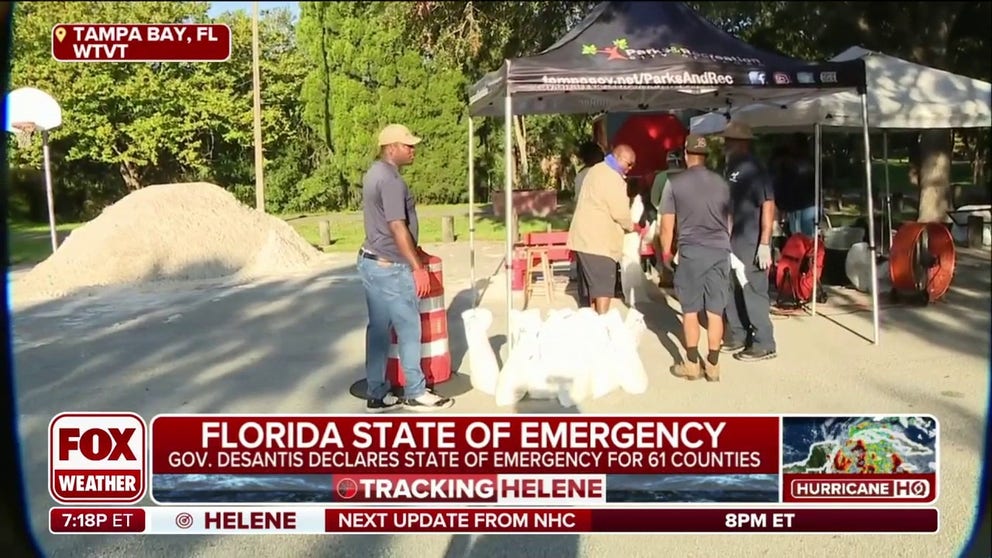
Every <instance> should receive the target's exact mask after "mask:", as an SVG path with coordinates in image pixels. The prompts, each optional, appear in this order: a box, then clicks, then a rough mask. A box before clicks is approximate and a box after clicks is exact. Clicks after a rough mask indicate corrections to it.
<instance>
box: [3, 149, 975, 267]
mask: <svg viewBox="0 0 992 558" xmlns="http://www.w3.org/2000/svg"><path fill="white" fill-rule="evenodd" d="M824 178H825V179H826V178H827V177H826V176H825V177H824ZM884 180H885V165H884V164H883V163H882V162H879V161H875V162H873V164H872V185H873V189H874V190H875V192H881V191H882V188H883V185H884V184H885V182H884ZM970 180H971V165H970V164H969V163H967V162H963V161H955V162H954V164H953V166H952V167H951V183H952V185H955V186H957V185H961V186H963V187H965V188H969V187H971V185H970ZM889 181H890V187H891V191H892V192H893V193H897V192H905V193H915V192H917V191H918V190H917V188H916V187H915V186H912V185H911V184H910V181H909V165H908V163H907V162H905V161H892V162H890V163H889ZM863 182H864V180H863V179H857V180H852V181H851V182H850V183H847V184H844V187H843V188H842V189H843V191H845V192H860V191H862V189H863V187H864V185H863ZM825 186H827V187H828V188H829V186H830V185H829V184H825ZM879 209H880V208H879ZM417 212H418V215H419V217H420V241H421V242H422V243H425V244H427V243H432V242H440V241H441V218H442V217H443V216H446V215H451V216H453V217H454V218H455V240H468V205H467V204H447V205H422V206H419V207H418V208H417ZM860 213H862V212H861V211H860V210H858V208H854V207H852V208H851V209H850V210H847V209H846V208H845V211H843V212H836V213H831V215H830V217H831V220H832V222H833V224H834V225H835V226H836V225H843V224H848V223H850V222H853V221H854V219H856V218H857V216H858V215H859V214H860ZM278 217H280V218H282V219H284V220H286V221H287V222H288V223H289V224H290V225H292V226H293V228H294V229H295V230H296V231H297V232H298V233H299V234H300V236H302V237H303V238H304V239H306V240H307V242H309V243H311V244H313V245H314V246H319V245H320V229H319V223H320V221H324V220H327V221H329V222H330V225H331V245H330V246H327V247H325V248H324V250H326V251H330V252H350V251H353V250H357V249H358V247H359V246H360V245H361V243H362V239H363V238H364V236H365V233H364V230H363V227H362V213H361V212H360V211H342V212H335V213H326V214H317V215H300V214H292V215H279V216H278ZM912 218H915V217H913V216H909V215H906V216H901V215H893V219H894V220H897V221H898V220H901V219H912ZM570 219H571V213H570V212H569V211H568V208H567V206H566V207H561V206H560V207H559V209H558V211H557V212H556V213H555V214H553V215H550V216H548V217H547V218H524V219H522V220H521V223H520V233H521V234H524V233H528V232H538V231H545V230H547V229H548V225H549V224H550V225H551V227H552V229H554V230H566V229H567V228H568V223H569V220H570ZM80 225H82V223H63V224H60V225H58V232H59V236H60V238H64V237H65V235H67V234H68V233H69V232H71V231H72V230H73V229H75V228H76V227H78V226H80ZM8 232H9V239H10V241H9V242H10V265H23V264H34V263H37V262H40V261H42V260H44V259H45V258H47V257H48V256H49V255H51V250H52V249H51V242H50V240H49V236H48V224H47V223H37V224H36V223H26V222H23V221H14V222H12V223H11V224H10V228H9V231H8ZM475 238H476V239H477V240H482V241H489V240H492V241H501V240H504V239H505V238H506V229H505V227H504V226H503V219H502V218H499V219H496V218H494V217H493V216H492V215H491V214H490V212H489V207H488V205H486V204H480V205H479V206H478V207H477V210H476V213H475Z"/></svg>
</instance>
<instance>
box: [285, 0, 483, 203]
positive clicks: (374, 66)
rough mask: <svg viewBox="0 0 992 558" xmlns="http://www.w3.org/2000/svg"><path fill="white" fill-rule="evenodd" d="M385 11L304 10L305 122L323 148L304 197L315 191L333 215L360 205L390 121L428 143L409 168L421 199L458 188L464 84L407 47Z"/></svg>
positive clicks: (368, 7) (348, 7) (332, 6)
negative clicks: (367, 173)
mask: <svg viewBox="0 0 992 558" xmlns="http://www.w3.org/2000/svg"><path fill="white" fill-rule="evenodd" d="M387 8H388V6H387V5H384V4H383V3H374V2H352V3H347V4H345V3H337V2H335V3H319V2H304V3H302V5H301V14H300V26H299V33H300V37H299V38H300V44H301V45H302V46H303V48H304V50H305V52H306V55H307V58H308V60H309V61H310V67H311V68H312V70H311V73H310V75H309V76H308V77H307V79H306V82H305V85H304V88H303V102H304V104H305V107H304V109H303V115H304V119H305V121H306V122H307V124H308V125H309V126H310V127H311V128H312V129H313V131H314V132H315V133H316V134H317V135H318V137H320V138H321V139H322V140H323V142H324V146H325V147H324V149H325V150H326V151H325V154H324V157H325V159H324V161H322V167H326V168H322V169H321V170H320V171H319V172H318V175H319V176H320V183H319V184H318V183H316V182H315V181H313V180H310V181H307V182H306V183H305V184H304V186H303V190H304V193H303V195H304V196H308V195H309V196H311V197H316V195H317V193H318V192H320V193H321V194H322V196H324V197H325V199H324V200H323V201H324V203H326V204H327V206H328V207H330V208H338V207H348V208H356V207H358V205H359V204H360V203H361V181H362V175H363V174H364V173H365V171H366V169H367V168H368V165H369V163H370V162H371V161H372V160H373V158H374V157H375V155H376V144H375V137H376V134H377V133H378V131H379V130H380V129H381V128H382V127H383V126H385V125H386V124H388V123H391V122H398V123H402V124H404V125H406V126H408V127H409V128H410V129H411V130H413V131H414V133H417V134H418V135H421V136H422V137H423V138H424V140H425V141H424V143H423V144H422V147H421V149H420V151H419V152H418V155H417V162H416V164H415V165H413V167H411V168H410V169H409V171H407V172H408V175H407V180H408V181H409V183H410V186H411V188H412V189H413V190H414V192H415V193H416V195H417V198H418V199H419V200H421V201H423V202H451V201H456V200H458V199H460V197H461V194H460V192H461V191H462V190H463V189H464V187H463V185H464V183H465V164H464V153H465V150H466V149H465V148H466V137H465V132H464V127H463V125H462V124H461V123H460V121H461V118H460V115H461V114H462V113H463V112H464V93H463V91H464V87H465V81H464V78H463V77H462V75H461V73H460V72H459V71H457V70H453V69H450V68H445V67H442V66H441V65H440V64H438V63H437V62H436V61H434V60H431V59H430V58H428V57H425V56H424V55H423V53H422V51H421V50H420V49H419V48H418V47H417V46H413V47H412V48H411V46H410V45H411V42H410V41H409V40H408V38H407V36H406V34H405V27H404V26H403V25H399V24H396V22H392V23H391V24H387V21H388V20H387V18H386V13H387ZM414 45H415V43H414Z"/></svg>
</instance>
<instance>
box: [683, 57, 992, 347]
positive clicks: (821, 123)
mask: <svg viewBox="0 0 992 558" xmlns="http://www.w3.org/2000/svg"><path fill="white" fill-rule="evenodd" d="M855 59H861V60H864V62H865V78H866V82H867V95H866V96H865V100H866V101H867V120H868V122H867V128H868V129H871V130H880V131H882V132H883V149H882V151H883V158H884V160H885V161H886V173H885V191H884V199H885V212H886V220H887V225H888V226H887V229H886V230H888V231H890V238H889V239H888V240H887V241H886V246H888V245H889V243H890V242H891V230H892V208H891V196H890V192H889V174H888V166H887V165H888V158H889V157H888V133H887V132H889V131H908V130H921V129H949V128H988V127H990V126H992V109H990V106H992V84H989V83H988V82H985V81H981V80H977V79H972V78H969V77H966V76H960V75H956V74H952V73H951V72H947V71H944V70H938V69H936V68H930V67H927V66H922V65H920V64H915V63H913V62H909V61H907V60H903V59H901V58H897V57H895V56H889V55H887V54H882V53H880V52H874V51H870V50H867V49H864V48H862V47H859V46H852V47H850V48H848V49H847V50H845V51H844V52H842V53H841V54H839V55H837V56H835V57H834V58H832V59H831V61H833V62H846V61H850V60H855ZM862 108H863V107H862V98H861V96H860V95H857V94H855V93H852V92H848V91H837V92H829V93H826V94H823V95H819V96H816V97H813V98H807V99H802V100H798V101H795V102H792V103H788V104H785V103H774V102H773V103H754V104H749V105H744V106H741V107H731V108H730V109H729V110H728V111H726V112H711V113H708V114H705V115H702V116H697V117H695V118H693V119H692V120H691V123H690V129H691V131H692V132H693V133H698V134H714V133H718V132H720V131H722V130H723V129H724V127H725V126H726V123H727V120H728V118H731V119H733V120H736V121H739V122H743V123H745V124H748V125H749V126H751V128H752V129H754V130H756V131H759V132H764V133H789V132H813V134H814V136H815V142H816V154H815V165H816V205H817V208H819V207H820V206H821V204H822V195H821V193H822V172H821V169H822V165H821V162H820V148H821V137H820V134H821V130H822V129H823V128H826V129H828V130H831V129H832V130H836V131H854V130H862V129H863V128H864V127H865V126H864V120H863V118H862ZM865 164H866V166H867V167H868V168H870V162H866V163H865ZM867 203H868V220H869V234H868V237H869V248H870V252H871V257H872V260H871V261H874V258H875V256H876V253H877V247H876V246H875V239H874V207H873V202H872V199H871V193H870V191H869V193H868V200H867ZM819 215H820V211H817V224H816V226H817V232H818V231H819V226H820V223H819ZM818 237H819V235H818V234H817V235H814V244H815V243H817V242H818V241H819V238H818ZM815 253H816V251H815V248H814V254H815ZM814 257H815V256H814ZM871 284H872V304H873V308H874V309H876V310H877V304H878V295H877V290H878V281H877V273H876V272H875V266H872V281H871ZM812 306H813V308H812V312H813V314H814V315H815V314H816V297H814V299H813V304H812ZM874 314H875V317H874V321H875V332H876V333H875V335H876V337H877V336H878V333H877V331H878V313H877V311H876V312H875V313H874Z"/></svg>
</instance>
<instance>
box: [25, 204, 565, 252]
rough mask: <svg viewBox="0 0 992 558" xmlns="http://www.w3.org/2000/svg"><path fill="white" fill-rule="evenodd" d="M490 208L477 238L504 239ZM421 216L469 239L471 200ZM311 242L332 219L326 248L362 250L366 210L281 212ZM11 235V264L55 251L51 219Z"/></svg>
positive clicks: (426, 229)
mask: <svg viewBox="0 0 992 558" xmlns="http://www.w3.org/2000/svg"><path fill="white" fill-rule="evenodd" d="M484 210H488V207H487V206H485V205H482V206H479V207H477V209H476V213H475V222H476V225H475V238H476V239H477V240H497V241H499V240H503V239H505V238H506V232H505V231H506V229H505V227H504V226H503V220H502V219H495V218H493V217H492V216H491V215H488V214H486V215H483V214H481V212H482V211H484ZM417 213H418V216H419V217H420V241H421V242H422V243H425V244H426V243H431V242H440V241H441V218H442V216H445V215H452V216H454V218H455V240H468V204H458V205H423V206H420V207H418V208H417ZM279 217H281V218H282V219H284V220H286V221H287V222H288V223H289V224H290V225H292V227H293V228H294V229H295V230H296V232H298V233H299V234H300V236H302V237H303V238H304V239H305V240H306V241H307V242H309V243H310V244H313V245H314V246H319V245H320V228H319V227H320V225H319V223H320V221H323V220H327V221H330V223H331V245H330V246H328V247H326V248H324V250H326V251H329V252H350V251H354V250H358V247H359V246H361V244H362V240H363V239H364V237H365V231H364V228H363V225H362V214H361V212H357V211H342V212H335V213H326V214H318V215H298V214H295V215H281V216H279ZM570 219H571V214H570V213H567V212H566V211H565V210H564V209H559V211H558V213H557V214H555V215H551V216H549V217H548V218H547V219H539V218H524V219H522V220H521V224H520V232H521V233H528V232H537V231H545V230H547V228H548V224H549V223H550V224H551V226H552V227H553V228H554V229H555V230H565V229H567V228H568V223H569V220H570ZM80 225H83V223H63V224H60V225H58V227H57V230H58V233H59V239H60V242H61V239H64V238H65V236H66V235H67V234H68V233H69V232H71V231H72V230H73V229H75V228H77V227H79V226H80ZM8 233H9V236H8V238H9V239H10V240H9V242H10V245H9V246H10V265H25V264H36V263H38V262H40V261H42V260H44V259H45V258H47V257H48V256H50V255H51V253H52V246H51V240H50V239H49V235H48V224H47V223H27V222H23V221H13V222H11V223H10V224H9V228H8Z"/></svg>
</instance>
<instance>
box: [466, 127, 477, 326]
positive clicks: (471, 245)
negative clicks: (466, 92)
mask: <svg viewBox="0 0 992 558" xmlns="http://www.w3.org/2000/svg"><path fill="white" fill-rule="evenodd" d="M468 262H469V280H470V281H471V282H472V309H475V307H476V305H477V304H478V303H479V294H478V292H477V290H476V288H475V129H474V128H473V125H472V115H471V114H469V115H468Z"/></svg>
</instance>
